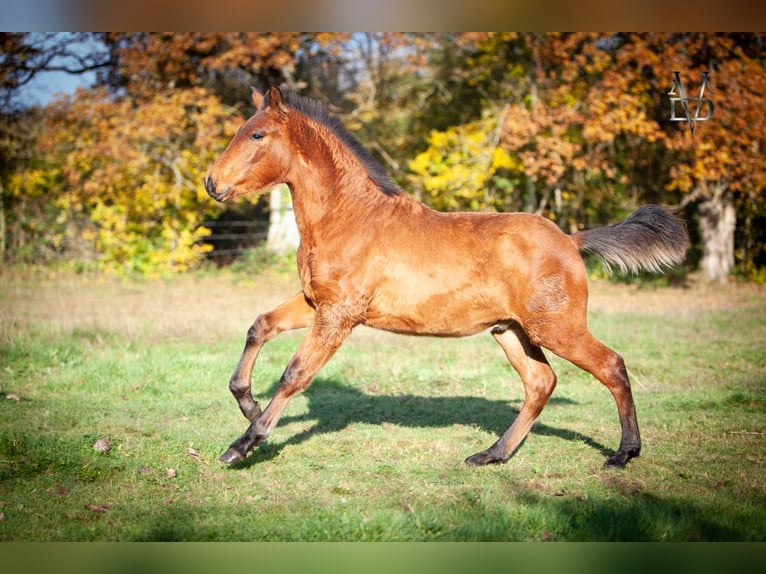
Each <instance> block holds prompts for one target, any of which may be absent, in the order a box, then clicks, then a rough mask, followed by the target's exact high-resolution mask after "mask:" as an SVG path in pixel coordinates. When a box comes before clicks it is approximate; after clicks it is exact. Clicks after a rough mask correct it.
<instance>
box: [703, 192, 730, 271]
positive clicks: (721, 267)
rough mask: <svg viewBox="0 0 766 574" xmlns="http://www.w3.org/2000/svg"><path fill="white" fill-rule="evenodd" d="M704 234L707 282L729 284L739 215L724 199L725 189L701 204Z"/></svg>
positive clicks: (704, 260)
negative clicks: (727, 282)
mask: <svg viewBox="0 0 766 574" xmlns="http://www.w3.org/2000/svg"><path fill="white" fill-rule="evenodd" d="M699 217H700V231H701V233H702V261H700V268H701V270H702V274H703V277H704V278H705V279H706V280H707V281H711V282H718V283H725V282H726V281H727V279H728V276H729V272H730V271H731V269H732V267H733V266H734V229H735V227H736V224H737V213H736V210H735V208H734V205H733V204H732V203H731V201H730V200H729V199H727V198H726V197H724V194H723V191H722V190H716V193H714V194H713V195H712V196H710V197H708V198H706V199H705V200H703V201H702V202H701V203H700V205H699Z"/></svg>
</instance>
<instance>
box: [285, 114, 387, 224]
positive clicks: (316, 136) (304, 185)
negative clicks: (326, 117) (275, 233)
mask: <svg viewBox="0 0 766 574" xmlns="http://www.w3.org/2000/svg"><path fill="white" fill-rule="evenodd" d="M308 121H309V120H307V122H308ZM312 124H314V122H313V121H312ZM292 138H293V142H294V143H295V144H297V146H298V148H299V150H300V153H299V156H300V159H298V160H297V161H293V165H292V167H291V170H290V174H289V177H288V181H287V185H288V187H289V189H290V194H291V196H292V200H293V209H294V211H295V218H296V222H297V224H298V230H299V232H300V233H301V237H306V236H307V234H308V233H310V232H313V231H314V230H316V229H317V226H319V225H320V224H321V226H322V227H325V228H326V227H330V226H332V223H333V222H339V223H341V224H343V225H349V224H350V223H352V222H353V221H357V220H359V219H360V217H362V216H363V215H364V214H365V213H367V212H371V211H373V210H375V209H377V208H379V207H380V204H381V203H383V202H385V201H386V200H387V199H390V198H389V197H388V196H386V195H385V194H384V193H383V192H382V191H380V189H378V187H377V184H376V183H375V182H373V181H372V179H371V178H370V176H369V175H368V173H367V171H366V169H365V167H364V165H363V164H362V162H361V161H360V160H359V159H358V158H357V157H356V156H355V155H354V153H353V152H352V151H351V150H349V149H348V148H347V147H346V146H345V144H344V143H343V142H341V141H340V139H339V138H338V137H337V136H336V135H335V134H333V133H332V132H331V131H330V130H329V129H327V128H325V127H324V126H322V125H319V124H316V125H310V126H306V125H301V126H299V127H297V128H296V129H294V130H292Z"/></svg>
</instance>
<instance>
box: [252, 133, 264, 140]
mask: <svg viewBox="0 0 766 574" xmlns="http://www.w3.org/2000/svg"><path fill="white" fill-rule="evenodd" d="M250 139H251V140H252V141H254V142H256V141H260V140H262V139H263V134H262V133H260V132H255V133H254V134H252V135H251V136H250Z"/></svg>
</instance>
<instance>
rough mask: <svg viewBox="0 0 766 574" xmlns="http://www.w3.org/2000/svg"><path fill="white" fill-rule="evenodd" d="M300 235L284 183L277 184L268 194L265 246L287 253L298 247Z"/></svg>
mask: <svg viewBox="0 0 766 574" xmlns="http://www.w3.org/2000/svg"><path fill="white" fill-rule="evenodd" d="M299 242H300V236H299V235H298V226H297V225H296V223H295V212H294V211H293V202H292V200H291V198H290V190H289V189H288V188H287V186H286V185H277V186H275V187H274V188H272V190H271V195H270V196H269V234H268V237H267V238H266V248H267V249H268V250H269V251H274V252H276V253H288V252H290V251H295V250H296V249H297V248H298V243H299Z"/></svg>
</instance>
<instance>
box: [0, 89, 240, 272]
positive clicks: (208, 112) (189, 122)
mask: <svg viewBox="0 0 766 574" xmlns="http://www.w3.org/2000/svg"><path fill="white" fill-rule="evenodd" d="M236 123H237V122H233V121H232V118H231V114H230V112H229V111H228V110H227V109H226V108H225V107H224V106H222V105H221V103H220V102H219V101H218V100H217V99H216V98H215V97H213V96H210V95H209V94H206V93H205V92H204V91H203V90H201V89H199V88H197V89H189V90H178V91H175V92H170V93H162V94H156V95H155V97H154V98H152V99H151V100H148V101H145V102H143V103H142V104H140V105H134V104H133V103H132V102H131V101H129V100H128V99H125V98H122V99H114V98H112V97H111V96H110V95H109V94H108V93H107V92H106V91H105V90H103V89H99V90H79V91H78V92H77V93H76V94H75V95H73V96H71V97H67V98H64V99H61V100H58V101H56V102H54V103H53V104H51V105H50V106H49V108H48V110H47V114H46V117H45V120H44V122H43V128H42V130H41V133H40V136H39V138H38V140H37V145H38V146H39V149H40V152H41V156H40V157H39V158H38V160H37V161H36V166H35V168H34V169H28V170H24V171H22V172H19V173H17V174H16V175H15V176H14V177H12V178H11V180H10V182H9V185H8V191H9V193H10V195H11V196H12V197H15V198H23V197H25V196H28V195H29V194H36V195H37V196H39V197H41V198H43V199H44V200H47V203H48V204H49V205H51V206H52V207H53V208H55V209H56V210H57V212H58V215H57V216H56V218H55V219H54V221H55V222H56V223H57V225H54V226H51V227H49V228H48V229H46V230H45V233H46V236H47V238H48V240H49V241H52V242H53V244H54V245H55V246H56V247H67V246H68V247H69V250H70V251H71V250H72V249H75V248H76V249H78V250H79V251H80V254H79V255H80V257H81V258H82V257H84V256H86V254H87V253H88V252H89V253H90V256H91V257H92V258H93V259H94V260H95V261H94V263H95V264H96V265H97V266H98V267H99V268H100V269H104V270H109V271H114V272H118V273H133V272H138V273H142V274H162V273H166V272H173V271H178V270H183V269H188V268H189V267H191V266H193V265H194V264H195V263H196V262H197V261H198V260H199V258H200V256H201V255H202V254H203V252H204V251H205V249H206V247H205V246H203V245H202V244H200V243H199V242H198V240H199V239H200V238H201V237H203V236H204V235H205V234H206V233H207V230H206V229H205V228H204V227H202V226H201V225H200V224H201V222H202V220H203V219H204V218H205V216H206V215H207V214H209V213H210V211H211V209H215V207H214V206H213V205H212V204H211V203H210V202H209V200H208V198H207V197H206V196H205V194H204V192H203V191H202V190H201V186H200V185H199V184H198V182H199V181H201V178H202V176H203V174H204V171H205V170H206V167H207V165H208V164H209V163H210V162H212V161H213V160H214V158H215V156H216V154H217V153H218V151H219V149H220V145H221V142H222V141H223V138H224V136H225V134H228V133H231V130H232V129H234V128H235V126H236Z"/></svg>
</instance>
